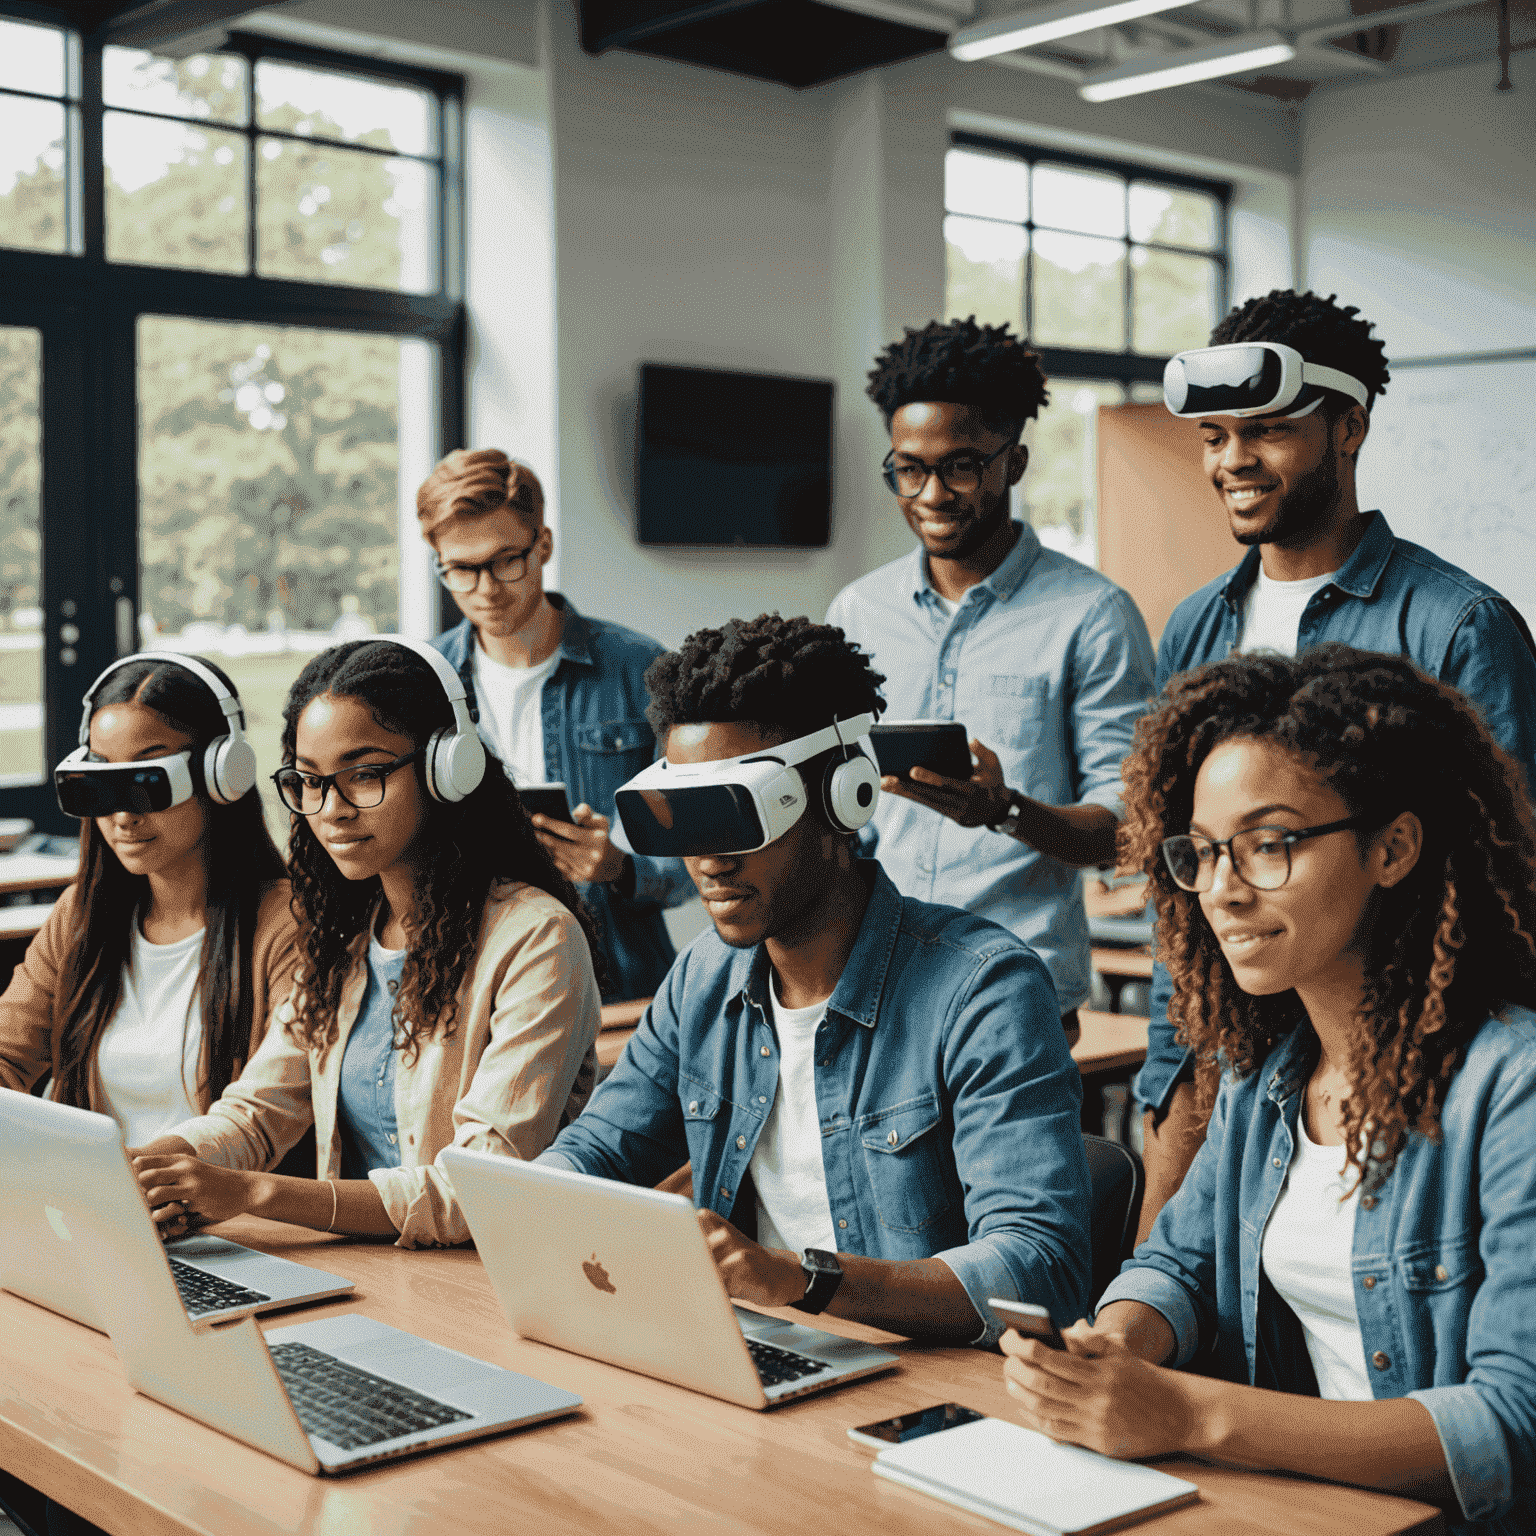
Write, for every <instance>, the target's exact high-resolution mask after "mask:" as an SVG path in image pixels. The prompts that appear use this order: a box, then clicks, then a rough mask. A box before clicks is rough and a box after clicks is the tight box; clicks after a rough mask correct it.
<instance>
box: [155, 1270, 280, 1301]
mask: <svg viewBox="0 0 1536 1536" xmlns="http://www.w3.org/2000/svg"><path fill="white" fill-rule="evenodd" d="M171 1274H172V1276H173V1277H174V1279H175V1281H176V1289H177V1290H178V1291H180V1292H181V1299H182V1301H183V1302H184V1303H185V1304H186V1308H187V1311H188V1312H192V1313H197V1312H224V1311H227V1310H228V1309H229V1308H231V1307H254V1306H255V1305H256V1304H257V1303H258V1302H263V1301H271V1300H272V1298H271V1297H270V1296H268V1295H266V1294H265V1293H264V1292H262V1291H248V1290H247V1289H246V1288H245V1287H244V1286H243V1285H234V1284H232V1283H231V1282H230V1281H228V1280H221V1279H219V1277H218V1276H217V1275H210V1274H209V1273H208V1271H207V1270H206V1269H198V1268H197V1267H196V1266H194V1265H192V1264H184V1263H182V1261H181V1260H180V1259H172V1260H171Z"/></svg>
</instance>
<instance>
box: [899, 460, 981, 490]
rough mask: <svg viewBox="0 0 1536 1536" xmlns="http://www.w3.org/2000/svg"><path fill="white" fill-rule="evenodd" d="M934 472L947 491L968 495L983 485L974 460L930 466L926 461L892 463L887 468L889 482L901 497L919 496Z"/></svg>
mask: <svg viewBox="0 0 1536 1536" xmlns="http://www.w3.org/2000/svg"><path fill="white" fill-rule="evenodd" d="M930 475H937V476H938V477H939V482H940V484H941V485H943V486H944V488H945V489H946V490H949V491H952V492H954V494H955V495H957V496H968V495H969V494H970V493H971V492H972V491H974V490H975V489H976V487H977V486H979V485H980V484H981V472H980V470H979V469H978V467H977V465H976V463H975V461H974V460H971V459H958V460H955V461H953V462H950V463H946V464H938V465H935V466H934V468H932V469H929V468H928V467H927V466H926V465H924V464H891V465H888V466H887V467H886V471H885V483H886V484H887V485H888V486H890V488H891V489H892V490H893V491H895V493H896V494H897V495H898V496H919V495H921V494H922V490H923V487H924V486H925V485H927V483H928V477H929V476H930Z"/></svg>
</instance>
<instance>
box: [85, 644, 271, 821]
mask: <svg viewBox="0 0 1536 1536" xmlns="http://www.w3.org/2000/svg"><path fill="white" fill-rule="evenodd" d="M139 661H168V662H170V663H172V664H173V665H174V666H178V667H180V668H182V670H183V671H186V672H190V673H191V674H192V675H193V677H195V678H197V680H198V681H199V682H200V683H202V684H203V685H204V686H205V687H206V688H207V689H208V691H209V692H210V693H211V694H212V695H213V696H214V698H215V699H217V700H218V703H219V708H220V709H221V710H223V712H224V721H225V724H226V725H227V727H228V729H227V731H226V732H225V734H224V735H222V736H220V737H217V738H216V739H215V740H213V741H211V742H209V743H208V746H207V748H206V749H205V750H204V752H203V785H204V787H205V788H206V789H207V791H208V798H209V799H210V800H212V801H213V803H214V804H215V805H233V804H234V802H235V801H236V800H238V799H240V797H241V796H242V795H244V794H246V793H248V792H249V790H250V788H251V786H252V785H253V784H254V783H255V782H256V751H255V749H254V748H253V747H252V746H251V744H250V742H248V741H247V740H246V739H245V711H244V710H243V709H242V708H241V707H240V700H239V697H238V696H237V695H236V694H234V693H232V692H231V691H230V690H229V688H227V687H226V686H225V684H224V682H223V681H222V679H221V678H220V677H219V675H218V673H217V672H215V671H214V670H213V669H212V668H211V667H207V666H204V665H203V663H202V662H201V661H199V660H198V659H197V657H196V656H182V655H180V654H179V653H178V652H176V651H136V652H135V653H134V654H133V655H132V656H124V657H122V658H120V659H119V660H117V661H114V662H113V663H112V665H111V666H110V667H108V668H107V669H106V671H105V672H103V673H102V674H101V676H100V677H98V678H97V679H96V681H95V682H94V683H92V684H91V686H90V687H89V688H88V689H87V690H86V694H85V700H84V703H85V709H84V712H83V713H82V714H81V716H80V746H79V748H78V749H77V752H79V753H81V754H83V753H84V751H85V750H86V749H88V748H89V747H90V744H91V715H92V714H93V713H94V710H95V700H96V694H97V693H98V691H99V690H100V688H101V685H102V684H103V683H104V682H106V680H107V679H108V678H109V677H111V675H112V674H113V673H114V672H116V671H117V669H118V668H119V667H127V666H131V665H132V664H133V663H134V662H139ZM74 756H76V753H74V752H72V753H71V754H70V758H73V757H74ZM65 761H66V762H68V761H69V758H66V759H65Z"/></svg>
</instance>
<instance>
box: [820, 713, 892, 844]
mask: <svg viewBox="0 0 1536 1536" xmlns="http://www.w3.org/2000/svg"><path fill="white" fill-rule="evenodd" d="M846 723H847V722H839V721H836V720H834V721H833V722H832V729H833V730H834V731H835V732H836V733H837V740H838V745H839V746H841V747H842V749H843V755H842V758H841V760H837V759H834V760H833V761H832V762H831V763H830V764H828V766H827V771H826V774H825V775H824V776H823V778H822V781H821V804H822V808H823V809H824V810H825V811H826V813H827V820H828V821H830V822H831V823H832V825H833V826H834V827H836V828H837V830H838V831H839V832H857V831H858V830H859V828H860V827H862V826H863V825H864V824H865V823H866V822H867V821H868V820H869V818H870V817H871V816H873V815H874V814H875V806H876V805H877V804H878V803H879V800H880V770H879V769H878V768H877V767H876V766H875V765H874V764H873V763H872V762H871V761H870V760H869V758H868V757H867V756H866V755H865V753H864V748H863V745H862V742H857V741H855V745H854V746H852V747H850V745H849V741H850V740H854V738H852V734H851V733H850V737H849V739H844V736H843V725H844V724H846ZM864 740H868V734H867V732H866V734H865V737H864Z"/></svg>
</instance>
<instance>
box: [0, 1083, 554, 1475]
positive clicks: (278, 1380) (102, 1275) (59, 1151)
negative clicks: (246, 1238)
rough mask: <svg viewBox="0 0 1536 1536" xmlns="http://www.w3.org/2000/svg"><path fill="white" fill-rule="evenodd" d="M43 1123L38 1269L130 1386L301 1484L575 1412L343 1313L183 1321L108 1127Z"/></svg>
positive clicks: (67, 1119)
mask: <svg viewBox="0 0 1536 1536" xmlns="http://www.w3.org/2000/svg"><path fill="white" fill-rule="evenodd" d="M20 1097H23V1096H22V1095H16V1094H9V1093H8V1092H7V1091H5V1090H0V1108H4V1109H9V1110H10V1111H11V1112H12V1113H14V1112H15V1111H16V1106H15V1105H14V1104H12V1103H10V1102H9V1101H10V1100H11V1099H15V1098H20ZM34 1102H36V1101H34ZM44 1108H45V1109H47V1110H48V1111H49V1112H50V1113H49V1120H50V1122H51V1127H52V1131H53V1137H54V1143H53V1144H54V1151H55V1158H56V1161H55V1163H54V1166H53V1169H52V1177H51V1179H50V1180H49V1183H48V1187H47V1189H46V1191H45V1192H44V1193H43V1195H42V1198H43V1199H44V1201H45V1202H46V1203H45V1220H44V1222H43V1232H44V1233H45V1234H46V1240H47V1242H48V1244H49V1248H48V1253H47V1257H48V1260H49V1262H50V1263H51V1264H52V1265H53V1266H54V1267H56V1268H58V1269H61V1270H62V1269H70V1270H73V1271H74V1272H75V1276H76V1283H77V1284H78V1285H79V1286H80V1287H81V1288H82V1289H83V1290H84V1291H85V1293H86V1295H87V1297H88V1299H89V1302H90V1305H91V1309H92V1312H93V1314H94V1315H95V1316H96V1317H97V1318H98V1319H99V1323H98V1326H100V1327H101V1328H103V1329H105V1331H106V1333H107V1335H108V1336H109V1337H110V1338H111V1340H112V1347H113V1349H115V1350H116V1351H117V1354H118V1357H119V1358H120V1359H121V1360H122V1362H123V1366H124V1370H125V1372H126V1374H127V1377H128V1380H129V1382H130V1384H131V1385H132V1386H133V1387H134V1388H135V1389H136V1390H137V1391H139V1392H142V1393H143V1394H144V1395H145V1396H146V1397H152V1398H154V1399H155V1400H156V1401H157V1402H160V1403H164V1404H165V1405H166V1406H167V1407H169V1408H174V1409H176V1410H177V1411H178V1412H180V1413H184V1414H186V1415H187V1416H188V1417H189V1418H193V1419H197V1420H198V1421H199V1422H200V1423H203V1424H206V1425H208V1426H209V1427H210V1428H212V1429H216V1430H219V1431H221V1432H222V1433H223V1434H226V1435H229V1436H231V1437H232V1438H233V1439H236V1440H239V1441H242V1442H243V1443H244V1444H246V1445H251V1446H255V1447H256V1449H257V1450H260V1451H265V1452H266V1453H267V1454H268V1455H269V1456H275V1457H277V1458H278V1459H279V1460H281V1461H285V1462H287V1463H288V1464H289V1465H290V1466H294V1467H297V1468H298V1469H299V1470H300V1471H302V1472H312V1473H316V1472H345V1471H348V1470H350V1469H351V1468H353V1467H360V1466H363V1465H366V1464H368V1463H370V1462H377V1461H383V1460H393V1459H395V1458H397V1457H401V1456H410V1455H414V1454H416V1453H417V1452H420V1451H425V1450H432V1449H436V1448H437V1447H439V1446H444V1445H451V1444H454V1443H455V1442H457V1441H461V1440H471V1439H478V1438H480V1437H482V1436H485V1435H490V1434H496V1433H499V1432H500V1431H502V1430H506V1429H512V1428H517V1427H520V1426H523V1425H526V1424H534V1423H538V1422H539V1421H540V1420H543V1419H549V1418H553V1417H555V1416H557V1415H559V1414H565V1413H570V1412H571V1411H572V1410H574V1409H576V1408H578V1407H580V1406H581V1399H580V1398H579V1397H578V1396H576V1394H575V1393H574V1392H566V1391H563V1390H561V1389H560V1388H558V1387H551V1386H548V1385H546V1384H545V1383H544V1382H542V1381H535V1380H534V1379H533V1378H532V1377H529V1376H520V1375H518V1374H517V1373H516V1372H515V1371H508V1370H503V1369H502V1368H501V1367H500V1366H496V1365H491V1364H488V1363H487V1362H485V1361H483V1360H476V1359H474V1358H473V1357H471V1356H469V1355H464V1354H460V1353H459V1352H458V1351H457V1350H452V1349H445V1348H443V1347H442V1346H441V1345H437V1344H431V1343H429V1342H428V1341H427V1340H425V1339H420V1338H417V1337H416V1335H415V1334H411V1333H405V1332H403V1331H402V1330H401V1329H398V1328H391V1327H390V1326H389V1325H388V1324H386V1323H380V1322H376V1321H375V1320H374V1319H372V1318H368V1317H363V1316H361V1315H359V1314H357V1313H347V1314H344V1315H343V1316H341V1317H327V1318H321V1319H318V1320H316V1321H313V1322H304V1323H295V1324H292V1325H290V1326H288V1327H285V1328H277V1329H274V1330H273V1331H272V1332H271V1333H270V1334H267V1335H265V1336H264V1335H263V1334H262V1332H261V1330H260V1329H259V1328H258V1327H257V1326H256V1322H255V1319H254V1318H253V1317H252V1316H251V1310H252V1309H251V1308H250V1307H246V1308H245V1310H244V1312H243V1313H242V1314H241V1315H239V1316H238V1317H237V1318H236V1319H235V1320H234V1321H226V1322H219V1321H217V1320H213V1319H207V1318H192V1317H189V1316H188V1315H187V1310H186V1307H185V1306H184V1305H183V1303H182V1299H181V1294H180V1292H179V1290H178V1289H177V1285H176V1281H175V1279H174V1278H173V1275H172V1269H171V1260H170V1258H169V1256H168V1255H167V1254H166V1252H165V1249H164V1247H163V1246H162V1244H161V1242H160V1240H159V1238H158V1237H157V1236H156V1235H155V1232H154V1226H153V1223H152V1221H151V1219H150V1215H149V1211H148V1209H147V1208H146V1207H145V1205H144V1200H143V1197H142V1195H141V1194H140V1193H139V1186H138V1184H137V1182H136V1181H135V1180H134V1177H133V1170H132V1169H131V1167H130V1166H129V1163H128V1157H127V1154H126V1152H125V1151H124V1149H123V1144H122V1134H121V1132H120V1131H119V1130H118V1127H117V1122H116V1121H114V1120H111V1119H109V1118H108V1117H107V1116H105V1115H97V1114H92V1113H91V1112H90V1111H89V1110H84V1109H71V1108H68V1107H67V1106H65V1105H62V1104H53V1105H46V1106H44ZM6 1193H7V1196H8V1197H9V1195H10V1189H7V1191H6ZM35 1194H36V1192H34V1193H33V1195H29V1196H28V1197H27V1198H28V1199H31V1198H34V1196H35Z"/></svg>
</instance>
